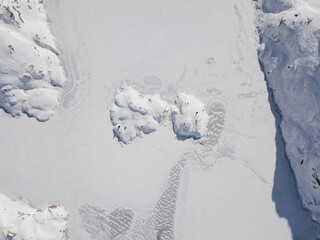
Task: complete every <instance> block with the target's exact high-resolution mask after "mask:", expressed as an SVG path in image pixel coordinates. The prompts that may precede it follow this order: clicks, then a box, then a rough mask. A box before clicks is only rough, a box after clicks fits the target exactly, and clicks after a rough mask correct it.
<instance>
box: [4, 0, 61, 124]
mask: <svg viewBox="0 0 320 240" xmlns="http://www.w3.org/2000/svg"><path fill="white" fill-rule="evenodd" d="M43 5H44V2H43V1H38V0H30V1H11V0H4V1H2V2H1V3H0V34H1V44H0V53H1V56H2V57H1V59H0V69H1V71H0V108H3V109H4V110H5V111H6V112H7V113H9V114H11V115H12V116H19V115H21V114H22V113H25V114H27V115H28V116H30V117H35V118H37V120H39V121H46V120H48V119H49V118H50V117H51V116H52V114H53V112H54V110H55V109H56V108H57V107H58V105H59V90H60V89H61V87H62V86H63V83H64V81H65V74H64V71H63V68H62V66H61V63H60V60H59V58H58V55H59V50H58V48H57V46H56V44H55V39H54V37H53V35H52V34H51V32H50V28H49V24H48V22H47V16H46V12H45V9H44V6H43ZM35 26H36V27H35Z"/></svg>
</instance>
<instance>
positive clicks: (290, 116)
mask: <svg viewBox="0 0 320 240" xmlns="http://www.w3.org/2000/svg"><path fill="white" fill-rule="evenodd" d="M258 17H259V31H260V42H261V46H260V50H259V59H260V62H261V66H262V68H263V71H264V74H265V77H266V80H267V84H268V87H269V89H270V91H271V92H272V95H273V98H274V101H275V103H276V104H277V106H278V108H279V112H280V114H281V116H282V121H281V130H282V136H283V139H284V141H285V148H286V153H287V155H288V158H289V160H290V163H291V167H292V169H293V172H294V174H295V177H296V180H297V186H298V191H299V195H300V198H301V200H302V205H303V206H304V207H305V208H307V209H308V210H309V211H310V213H311V215H312V218H313V219H314V220H315V221H317V222H318V223H320V161H319V158H320V142H319V141H320V68H319V66H320V3H319V1H313V0H295V1H289V0H286V1H284V0H282V1H277V2H275V1H271V0H260V1H258Z"/></svg>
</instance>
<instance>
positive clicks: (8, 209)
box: [0, 194, 68, 240]
mask: <svg viewBox="0 0 320 240" xmlns="http://www.w3.org/2000/svg"><path fill="white" fill-rule="evenodd" d="M67 220H68V213H67V212H66V211H65V210H64V208H63V207H60V206H57V205H50V206H49V207H47V208H44V209H34V208H32V207H30V206H29V205H28V204H27V203H25V202H23V201H12V200H11V199H9V198H7V197H6V196H4V195H2V194H0V239H1V240H12V239H14V240H29V239H39V240H40V239H43V240H44V239H46V240H58V239H61V240H63V239H67V223H68V222H67Z"/></svg>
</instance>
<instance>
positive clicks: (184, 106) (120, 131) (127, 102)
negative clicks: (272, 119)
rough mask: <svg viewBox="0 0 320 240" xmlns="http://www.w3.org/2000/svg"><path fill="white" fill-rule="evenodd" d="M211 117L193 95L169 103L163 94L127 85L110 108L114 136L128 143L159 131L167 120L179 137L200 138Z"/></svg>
mask: <svg viewBox="0 0 320 240" xmlns="http://www.w3.org/2000/svg"><path fill="white" fill-rule="evenodd" d="M208 118H209V116H208V114H207V113H206V111H205V106H204V104H203V103H201V102H200V101H199V100H197V99H196V98H195V97H194V96H191V95H187V94H186V93H181V94H179V95H178V96H177V97H176V98H175V100H174V104H170V103H168V102H166V101H165V100H163V99H162V98H161V96H160V94H153V95H143V94H140V93H139V92H138V91H137V90H136V89H134V88H133V87H130V86H127V85H124V86H123V87H121V88H120V89H119V90H117V93H116V95H115V97H114V104H113V105H112V107H111V109H110V119H111V122H112V125H113V131H114V134H115V136H116V137H117V138H118V140H119V141H121V142H123V143H125V144H127V143H128V142H130V141H132V140H134V139H135V138H136V137H140V136H142V135H143V134H149V133H152V132H154V131H156V130H157V129H158V128H159V125H160V124H162V123H163V122H164V121H166V120H167V121H172V125H173V130H174V132H175V134H176V135H177V137H185V138H194V139H199V138H201V137H203V136H204V135H205V133H206V130H207V124H208Z"/></svg>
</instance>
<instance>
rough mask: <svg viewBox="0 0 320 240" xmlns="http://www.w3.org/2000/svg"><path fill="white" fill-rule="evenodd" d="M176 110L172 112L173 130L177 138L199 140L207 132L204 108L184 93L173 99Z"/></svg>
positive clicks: (206, 118) (206, 116)
mask: <svg viewBox="0 0 320 240" xmlns="http://www.w3.org/2000/svg"><path fill="white" fill-rule="evenodd" d="M175 105H176V107H177V110H174V111H173V112H172V122H173V130H174V132H175V133H176V134H177V135H178V136H183V137H192V138H195V139H198V138H201V137H203V136H204V135H205V133H206V131H207V125H208V119H209V116H208V114H207V113H206V111H205V106H204V104H203V103H202V102H200V101H199V100H197V99H196V98H195V97H194V96H189V95H187V94H185V93H182V94H179V95H178V96H177V97H176V99H175Z"/></svg>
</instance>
